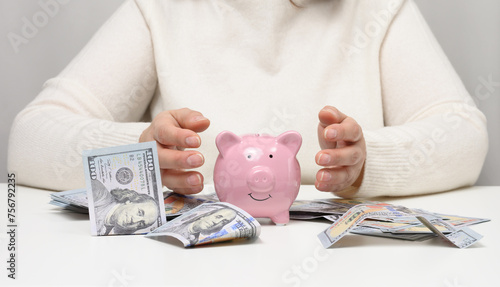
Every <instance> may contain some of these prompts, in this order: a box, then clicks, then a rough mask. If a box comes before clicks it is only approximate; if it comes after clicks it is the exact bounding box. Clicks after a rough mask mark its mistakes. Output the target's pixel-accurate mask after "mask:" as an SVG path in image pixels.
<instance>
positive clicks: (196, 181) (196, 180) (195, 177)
mask: <svg viewBox="0 0 500 287" xmlns="http://www.w3.org/2000/svg"><path fill="white" fill-rule="evenodd" d="M187 183H189V184H190V185H200V184H201V176H200V175H199V174H192V175H190V176H188V178H187Z"/></svg>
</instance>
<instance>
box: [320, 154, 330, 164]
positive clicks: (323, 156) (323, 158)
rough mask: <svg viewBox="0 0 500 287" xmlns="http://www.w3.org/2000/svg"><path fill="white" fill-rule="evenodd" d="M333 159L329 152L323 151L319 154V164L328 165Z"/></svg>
mask: <svg viewBox="0 0 500 287" xmlns="http://www.w3.org/2000/svg"><path fill="white" fill-rule="evenodd" d="M331 160H332V157H331V156H330V155H329V154H326V153H322V154H320V155H319V158H318V164H319V165H327V164H328V163H330V161H331Z"/></svg>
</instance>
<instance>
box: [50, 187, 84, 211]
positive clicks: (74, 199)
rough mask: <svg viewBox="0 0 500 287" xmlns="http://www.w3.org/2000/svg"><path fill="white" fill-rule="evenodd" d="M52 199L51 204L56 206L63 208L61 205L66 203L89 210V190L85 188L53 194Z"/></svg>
mask: <svg viewBox="0 0 500 287" xmlns="http://www.w3.org/2000/svg"><path fill="white" fill-rule="evenodd" d="M50 198H51V199H52V201H51V202H50V203H51V204H54V205H58V206H62V205H61V204H63V203H64V204H67V205H71V206H78V207H81V208H85V209H87V208H88V200H87V190H86V189H85V188H81V189H73V190H66V191H59V192H53V193H51V194H50Z"/></svg>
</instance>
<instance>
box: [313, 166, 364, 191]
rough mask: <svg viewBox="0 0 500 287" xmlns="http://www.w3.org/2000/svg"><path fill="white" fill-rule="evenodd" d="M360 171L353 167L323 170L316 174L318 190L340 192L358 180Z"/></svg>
mask: <svg viewBox="0 0 500 287" xmlns="http://www.w3.org/2000/svg"><path fill="white" fill-rule="evenodd" d="M358 170H359V169H358V168H357V167H353V166H342V167H334V168H324V169H321V170H320V171H319V172H318V173H317V174H316V183H315V185H316V188H317V189H318V190H320V191H331V192H339V191H341V190H343V189H345V188H347V187H349V186H350V185H351V183H352V182H354V181H355V180H356V178H357V177H358V175H359V173H358Z"/></svg>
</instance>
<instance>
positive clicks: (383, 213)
mask: <svg viewBox="0 0 500 287" xmlns="http://www.w3.org/2000/svg"><path fill="white" fill-rule="evenodd" d="M411 213H412V211H411V210H410V209H408V208H406V207H403V206H396V205H391V204H387V203H375V204H359V205H356V206H354V207H352V208H350V209H349V210H348V211H347V212H346V213H344V215H342V217H340V218H339V219H338V220H337V221H335V222H334V223H333V224H332V225H331V226H330V227H328V228H327V229H325V230H324V231H323V232H321V233H320V234H318V238H319V239H320V241H321V244H322V245H323V246H324V247H325V248H328V247H330V246H332V245H333V244H335V242H337V241H339V240H340V238H342V237H343V236H344V235H345V234H347V233H348V232H349V231H350V230H351V229H353V228H354V227H356V225H358V224H359V223H360V222H362V221H363V220H365V219H366V218H373V219H380V218H384V219H385V218H391V217H402V216H409V215H410V214H411Z"/></svg>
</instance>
